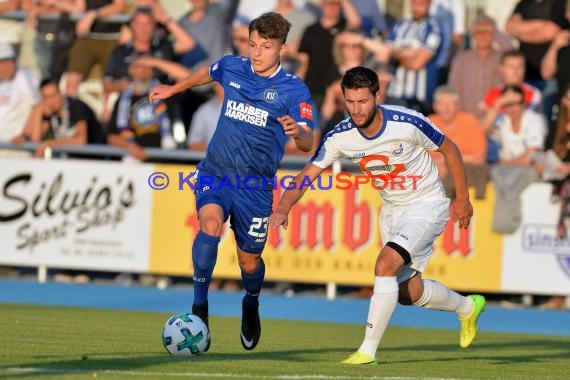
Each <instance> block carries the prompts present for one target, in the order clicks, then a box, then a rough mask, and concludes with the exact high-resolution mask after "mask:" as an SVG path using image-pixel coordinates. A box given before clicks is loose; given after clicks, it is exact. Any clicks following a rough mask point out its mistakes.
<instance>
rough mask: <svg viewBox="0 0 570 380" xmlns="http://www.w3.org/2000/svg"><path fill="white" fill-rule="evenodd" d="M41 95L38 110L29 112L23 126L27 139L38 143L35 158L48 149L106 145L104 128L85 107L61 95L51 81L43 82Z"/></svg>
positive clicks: (75, 99)
mask: <svg viewBox="0 0 570 380" xmlns="http://www.w3.org/2000/svg"><path fill="white" fill-rule="evenodd" d="M40 93H41V102H40V107H38V108H36V109H35V110H34V112H32V115H30V118H29V120H28V124H27V126H26V131H27V133H26V135H27V136H29V139H30V140H31V141H35V142H41V145H40V146H39V147H38V148H37V149H36V156H38V157H42V156H43V155H44V152H45V150H46V148H48V147H50V148H51V147H57V146H65V145H83V144H87V143H89V144H103V143H104V142H105V135H104V133H103V128H102V127H101V124H100V123H99V121H98V120H97V117H96V116H95V113H94V112H93V110H91V108H89V106H88V105H87V104H85V103H83V102H82V101H81V100H79V99H77V98H71V97H67V96H62V94H61V93H60V91H59V87H58V86H57V84H56V83H55V82H54V81H52V80H50V79H44V80H43V81H42V83H41V84H40Z"/></svg>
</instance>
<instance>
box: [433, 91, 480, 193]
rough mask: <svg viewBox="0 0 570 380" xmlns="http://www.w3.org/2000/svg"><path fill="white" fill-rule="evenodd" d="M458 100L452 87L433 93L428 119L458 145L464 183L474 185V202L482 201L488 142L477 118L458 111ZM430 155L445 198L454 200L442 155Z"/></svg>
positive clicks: (453, 189) (451, 184) (451, 183)
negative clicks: (461, 159) (430, 112)
mask: <svg viewBox="0 0 570 380" xmlns="http://www.w3.org/2000/svg"><path fill="white" fill-rule="evenodd" d="M460 100H461V99H460V97H459V92H458V91H457V90H456V89H455V88H453V87H449V86H440V87H438V88H437V89H436V91H435V94H434V103H433V108H434V110H435V114H433V115H430V116H429V119H430V120H431V121H432V122H433V123H434V124H435V126H436V127H437V128H438V129H439V130H440V131H441V132H443V134H444V135H445V136H447V137H449V138H450V139H451V141H453V142H454V143H455V144H456V145H457V148H459V152H460V153H461V157H462V158H463V163H464V164H465V173H466V174H467V184H468V186H475V189H476V195H475V197H476V198H477V199H483V198H484V197H485V186H486V184H487V178H488V167H487V165H486V163H485V158H486V156H487V140H486V138H485V132H483V127H482V126H481V123H480V122H479V119H477V118H476V117H475V115H473V114H470V113H468V112H463V111H461V108H460V103H461V102H460ZM431 156H432V159H433V160H434V162H435V164H436V165H437V169H438V171H439V177H440V178H441V180H442V182H443V185H444V187H445V190H446V192H447V196H448V197H450V198H452V199H453V198H454V197H455V188H454V186H453V181H452V180H451V177H450V176H449V173H448V171H447V167H446V165H445V162H444V160H443V156H442V155H441V154H439V153H432V155H431Z"/></svg>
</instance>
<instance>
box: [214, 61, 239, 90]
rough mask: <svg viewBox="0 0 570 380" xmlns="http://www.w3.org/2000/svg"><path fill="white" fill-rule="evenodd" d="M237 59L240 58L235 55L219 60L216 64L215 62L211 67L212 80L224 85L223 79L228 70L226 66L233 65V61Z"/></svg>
mask: <svg viewBox="0 0 570 380" xmlns="http://www.w3.org/2000/svg"><path fill="white" fill-rule="evenodd" d="M235 58H238V57H236V56H233V55H226V56H224V57H222V58H220V59H218V60H217V61H216V62H214V63H213V64H212V65H211V66H210V78H212V80H215V81H216V82H219V83H222V78H223V77H224V71H225V69H226V66H227V65H228V64H231V62H232V59H235Z"/></svg>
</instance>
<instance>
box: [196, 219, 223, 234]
mask: <svg viewBox="0 0 570 380" xmlns="http://www.w3.org/2000/svg"><path fill="white" fill-rule="evenodd" d="M200 225H201V229H202V231H204V232H205V233H207V234H208V235H212V236H220V235H221V234H222V227H223V223H222V222H221V221H219V220H218V219H217V218H205V219H204V220H203V221H202V222H201V223H200Z"/></svg>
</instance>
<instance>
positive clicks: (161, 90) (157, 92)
mask: <svg viewBox="0 0 570 380" xmlns="http://www.w3.org/2000/svg"><path fill="white" fill-rule="evenodd" d="M174 94H175V91H174V89H173V86H167V85H164V84H159V85H158V86H156V87H155V88H153V89H152V91H151V92H150V94H148V102H149V103H152V102H154V101H155V100H163V99H167V98H170V97H171V96H172V95H174Z"/></svg>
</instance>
